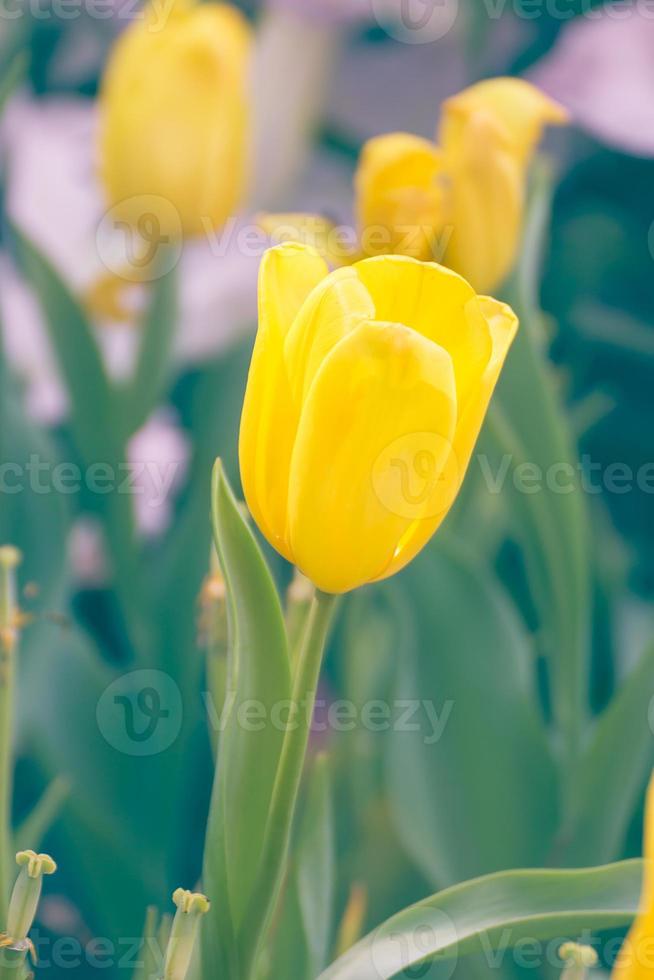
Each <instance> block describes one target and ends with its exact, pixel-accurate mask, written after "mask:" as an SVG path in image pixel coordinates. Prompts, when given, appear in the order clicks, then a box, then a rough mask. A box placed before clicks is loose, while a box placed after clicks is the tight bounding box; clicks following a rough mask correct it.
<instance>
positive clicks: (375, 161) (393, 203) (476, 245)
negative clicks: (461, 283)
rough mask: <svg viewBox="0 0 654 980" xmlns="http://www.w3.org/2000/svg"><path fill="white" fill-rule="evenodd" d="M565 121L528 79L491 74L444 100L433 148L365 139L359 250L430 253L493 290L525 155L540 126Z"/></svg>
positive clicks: (397, 138) (515, 238)
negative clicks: (498, 76)
mask: <svg viewBox="0 0 654 980" xmlns="http://www.w3.org/2000/svg"><path fill="white" fill-rule="evenodd" d="M566 120H567V114H566V112H565V110H564V109H563V108H562V107H561V106H559V105H558V104H557V103H555V102H553V101H552V100H551V99H549V98H547V96H545V95H543V93H541V92H540V91H539V90H538V89H537V88H535V87H534V86H533V85H531V84H530V83H529V82H526V81H524V80H522V79H518V78H494V79H489V80H488V81H484V82H479V83H478V84H477V85H473V86H472V87H470V88H468V89H466V90H465V91H463V92H461V93H459V95H456V96H454V97H453V98H451V99H448V100H447V102H445V104H444V107H443V113H442V118H441V123H440V128H439V135H438V143H439V146H438V147H437V146H436V145H435V144H433V143H430V142H429V141H428V140H424V139H419V138H418V137H416V136H411V135H409V134H408V133H391V134H389V135H386V136H381V137H378V138H376V139H373V140H370V141H369V142H368V143H367V144H366V146H365V147H364V150H363V154H362V156H361V161H360V164H359V168H358V171H357V176H356V191H357V216H358V224H359V233H360V239H361V247H362V250H363V252H364V254H367V255H374V254H384V253H395V254H408V255H413V256H415V257H416V258H421V259H427V258H437V259H439V260H441V261H443V262H444V263H445V264H446V265H447V266H449V267H450V268H452V269H454V270H455V271H456V272H459V273H460V274H461V275H463V276H465V277H466V279H468V280H469V281H470V282H471V283H472V284H473V285H474V287H475V289H477V290H479V291H481V292H485V291H489V290H493V289H495V288H496V287H497V286H499V285H500V284H501V283H502V281H503V280H504V279H505V278H506V277H507V275H508V274H509V272H510V271H511V268H512V266H513V264H514V262H515V257H516V252H517V250H518V247H519V243H520V235H521V231H522V218H523V211H524V198H525V188H526V182H527V168H528V165H529V163H530V161H531V157H532V155H533V152H534V150H535V148H536V146H537V144H538V142H539V140H540V138H541V135H542V132H543V129H544V127H545V125H547V124H562V123H564V122H566Z"/></svg>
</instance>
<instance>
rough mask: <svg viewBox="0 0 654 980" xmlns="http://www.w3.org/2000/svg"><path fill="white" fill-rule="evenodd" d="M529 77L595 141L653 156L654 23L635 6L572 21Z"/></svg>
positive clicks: (607, 8) (615, 7) (606, 9)
mask: <svg viewBox="0 0 654 980" xmlns="http://www.w3.org/2000/svg"><path fill="white" fill-rule="evenodd" d="M530 78H531V80H532V81H534V82H535V83H536V84H537V85H538V86H539V87H540V88H542V89H543V90H544V91H545V92H547V93H548V94H549V95H551V96H552V97H553V98H555V99H557V100H558V101H559V102H561V103H563V105H565V106H566V108H568V109H569V110H570V112H571V113H572V115H573V116H574V118H575V121H576V122H577V123H578V124H579V125H580V126H581V127H583V128H584V129H586V130H588V132H590V133H591V134H592V135H593V136H595V137H596V138H597V139H599V140H601V141H602V142H605V143H608V144H610V145H612V146H615V147H617V148H618V149H620V150H623V151H626V152H628V153H634V154H636V155H638V156H654V99H653V98H652V92H654V19H653V18H652V16H651V11H650V12H647V11H646V9H645V8H643V9H641V8H640V5H639V3H638V2H636V3H635V4H629V5H627V4H607V5H606V6H604V7H602V8H597V9H594V10H593V11H588V12H587V14H586V15H585V16H583V17H578V18H576V20H574V21H572V22H571V23H570V25H569V26H567V27H565V28H564V30H563V31H562V33H561V37H560V39H559V41H558V43H557V44H556V46H555V48H554V50H553V51H552V52H551V53H550V54H549V55H548V56H547V57H546V58H544V59H543V60H542V61H541V62H540V63H539V64H538V65H537V66H536V67H535V69H534V70H533V71H532V72H531V75H530Z"/></svg>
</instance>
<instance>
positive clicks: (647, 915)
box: [611, 775, 654, 980]
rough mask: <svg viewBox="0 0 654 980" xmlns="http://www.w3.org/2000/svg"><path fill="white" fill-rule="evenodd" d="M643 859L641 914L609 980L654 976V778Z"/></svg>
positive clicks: (649, 792) (640, 979)
mask: <svg viewBox="0 0 654 980" xmlns="http://www.w3.org/2000/svg"><path fill="white" fill-rule="evenodd" d="M643 857H644V859H645V861H644V868H643V891H642V894H641V897H640V910H639V913H638V915H637V916H636V919H635V921H634V923H633V925H632V927H631V929H630V930H629V933H628V935H627V938H626V939H625V941H624V943H623V944H622V948H621V949H620V952H619V953H618V958H617V959H616V961H615V966H614V967H613V971H612V973H611V980H651V978H652V976H654V948H653V939H654V775H653V776H652V777H651V778H650V782H649V786H648V788H647V800H646V803H645V826H644V828H643Z"/></svg>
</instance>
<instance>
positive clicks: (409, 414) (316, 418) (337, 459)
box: [289, 322, 457, 593]
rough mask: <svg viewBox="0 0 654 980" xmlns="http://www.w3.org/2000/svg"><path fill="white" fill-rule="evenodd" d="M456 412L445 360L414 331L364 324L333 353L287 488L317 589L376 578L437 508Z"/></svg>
mask: <svg viewBox="0 0 654 980" xmlns="http://www.w3.org/2000/svg"><path fill="white" fill-rule="evenodd" d="M456 411H457V408H456V389H455V380H454V370H453V365H452V360H451V358H450V356H449V354H448V353H447V351H445V350H444V349H443V348H442V347H439V346H438V345H437V344H435V343H433V342H431V341H430V340H428V339H426V338H425V337H422V336H421V335H420V334H418V333H416V332H415V331H414V330H412V329H410V328H408V327H405V326H403V325H402V324H396V323H379V322H368V323H364V324H361V325H360V326H358V327H356V328H355V329H354V330H353V331H352V332H351V333H349V334H348V335H347V336H346V337H345V338H344V339H343V340H341V341H340V343H338V344H337V345H336V347H334V349H333V350H332V352H331V353H330V354H329V356H328V357H327V358H326V360H325V361H324V363H323V365H322V367H321V368H320V370H319V371H318V373H317V375H316V377H315V379H314V382H313V385H312V386H311V389H310V391H309V395H308V397H307V400H306V402H305V404H304V407H303V410H302V416H301V420H300V425H299V428H298V434H297V440H296V444H295V448H294V450H293V458H292V463H291V478H290V485H289V539H290V545H291V551H292V554H293V559H294V561H295V563H296V564H297V565H298V567H299V568H300V569H301V570H302V571H303V572H304V573H305V574H306V575H307V576H308V577H309V578H310V579H311V580H312V581H313V582H314V583H315V584H316V585H317V586H318V588H320V589H322V590H324V591H326V592H336V593H340V592H347V591H349V590H350V589H353V588H356V587H357V586H359V585H362V584H364V583H365V582H367V581H369V580H371V579H374V578H375V577H376V576H377V575H379V574H380V573H381V571H382V570H383V569H384V568H386V567H387V566H388V564H389V563H390V561H391V560H392V558H393V555H394V554H395V551H396V548H397V544H398V542H399V541H400V539H401V538H402V536H403V534H405V533H406V531H407V529H408V528H409V527H410V526H411V525H412V524H413V522H414V520H415V517H416V516H422V515H423V514H426V513H429V512H430V511H432V510H433V509H434V508H438V506H439V504H438V497H439V493H440V490H439V485H438V484H439V477H440V473H441V470H442V467H443V465H444V462H445V460H446V459H447V457H448V456H449V455H450V453H451V448H450V447H451V440H452V438H453V435H454V429H455V425H456Z"/></svg>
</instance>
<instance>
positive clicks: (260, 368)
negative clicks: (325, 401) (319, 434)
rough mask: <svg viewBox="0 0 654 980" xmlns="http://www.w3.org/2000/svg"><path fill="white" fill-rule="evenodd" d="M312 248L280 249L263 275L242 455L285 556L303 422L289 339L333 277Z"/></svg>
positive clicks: (254, 500)
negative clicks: (304, 309)
mask: <svg viewBox="0 0 654 980" xmlns="http://www.w3.org/2000/svg"><path fill="white" fill-rule="evenodd" d="M328 271H329V270H328V268H327V264H326V263H325V261H324V260H323V259H322V258H321V257H320V256H319V255H318V253H317V252H315V251H314V250H313V249H311V248H309V247H307V246H305V245H298V244H286V245H279V246H277V247H276V248H272V249H269V251H267V252H266V254H265V255H264V257H263V259H262V262H261V269H260V272H259V329H258V332H257V338H256V341H255V345H254V352H253V354H252V362H251V364H250V373H249V375H248V384H247V390H246V394H245V401H244V404H243V415H242V418H241V431H240V439H239V456H240V464H241V477H242V481H243V489H244V492H245V497H246V500H247V504H248V507H249V508H250V510H251V512H252V514H253V516H254V518H255V520H256V522H257V523H258V524H259V526H260V527H261V530H262V531H263V533H264V534H265V535H266V537H267V538H268V540H269V541H270V542H271V544H273V545H274V547H275V548H278V550H279V551H281V553H282V554H283V555H285V556H286V557H288V548H287V545H286V542H285V529H286V507H287V497H288V473H289V466H290V461H291V453H292V450H293V443H294V442H295V434H296V430H297V423H298V409H297V406H296V405H295V403H294V401H293V398H292V395H291V387H290V383H289V379H288V375H287V372H286V366H285V363H284V340H285V338H286V334H287V332H288V330H289V327H290V325H291V324H292V323H293V320H294V319H295V317H296V315H297V313H298V310H299V309H300V307H301V306H302V304H303V302H304V301H305V299H306V298H307V296H308V295H309V293H310V292H311V291H312V290H313V289H314V287H315V286H317V285H318V283H319V282H320V281H321V280H322V279H323V278H324V277H325V276H326V275H327V274H328Z"/></svg>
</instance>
